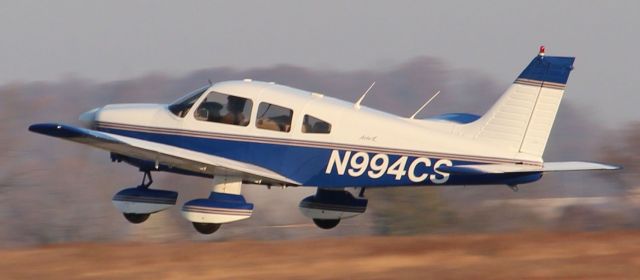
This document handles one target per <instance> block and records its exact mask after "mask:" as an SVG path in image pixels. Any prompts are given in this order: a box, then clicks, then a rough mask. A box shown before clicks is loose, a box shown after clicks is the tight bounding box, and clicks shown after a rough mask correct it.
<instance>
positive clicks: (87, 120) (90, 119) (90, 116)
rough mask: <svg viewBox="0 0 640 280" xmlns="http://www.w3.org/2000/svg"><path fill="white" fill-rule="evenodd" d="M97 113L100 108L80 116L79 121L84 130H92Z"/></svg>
mask: <svg viewBox="0 0 640 280" xmlns="http://www.w3.org/2000/svg"><path fill="white" fill-rule="evenodd" d="M98 111H100V108H94V109H92V110H89V111H86V112H84V113H82V114H80V117H79V119H80V121H81V122H82V125H83V126H84V127H85V128H93V125H94V124H95V121H96V116H97V114H98Z"/></svg>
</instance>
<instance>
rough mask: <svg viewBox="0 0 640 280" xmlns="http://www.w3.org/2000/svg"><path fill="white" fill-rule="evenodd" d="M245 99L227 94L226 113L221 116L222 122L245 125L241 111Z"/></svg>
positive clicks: (244, 118) (245, 101)
mask: <svg viewBox="0 0 640 280" xmlns="http://www.w3.org/2000/svg"><path fill="white" fill-rule="evenodd" d="M246 103H247V100H246V99H244V98H241V97H237V96H232V95H229V96H228V97H227V111H228V113H227V114H226V115H225V116H224V117H222V122H223V123H227V124H234V125H246V124H247V123H246V122H245V120H246V117H245V116H244V114H243V113H242V111H244V106H245V104H246Z"/></svg>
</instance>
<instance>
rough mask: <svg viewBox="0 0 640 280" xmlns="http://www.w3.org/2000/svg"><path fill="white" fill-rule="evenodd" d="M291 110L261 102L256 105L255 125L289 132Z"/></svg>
mask: <svg viewBox="0 0 640 280" xmlns="http://www.w3.org/2000/svg"><path fill="white" fill-rule="evenodd" d="M292 117H293V111H292V110H291V109H289V108H285V107H282V106H278V105H273V104H270V103H266V102H262V103H260V106H259V107H258V116H257V117H256V127H257V128H261V129H268V130H275V131H282V132H289V131H290V130H291V118H292Z"/></svg>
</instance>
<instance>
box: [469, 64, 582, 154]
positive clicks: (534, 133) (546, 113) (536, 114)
mask: <svg viewBox="0 0 640 280" xmlns="http://www.w3.org/2000/svg"><path fill="white" fill-rule="evenodd" d="M574 60H575V58H574V57H559V56H544V54H543V53H540V55H538V56H536V57H535V58H534V59H533V60H532V61H531V63H530V64H529V66H527V68H525V69H524V71H522V73H521V74H520V76H518V78H517V79H516V80H515V82H514V83H513V85H511V86H510V87H509V89H507V91H506V92H505V93H504V94H503V95H502V97H500V99H499V100H498V102H496V103H495V104H494V105H493V107H491V109H489V111H488V112H487V113H486V114H484V115H483V116H482V117H481V118H480V119H478V120H477V121H475V122H473V123H471V124H469V125H468V126H467V127H465V128H464V129H463V131H462V134H464V135H465V136H470V137H472V138H475V139H477V140H479V141H486V142H491V143H498V144H500V145H501V146H502V147H504V148H506V149H508V151H513V152H516V153H525V154H529V155H532V156H535V157H542V154H543V153H544V149H545V146H546V144H547V139H548V138H549V134H550V132H551V127H552V126H553V121H554V120H555V117H556V113H557V111H558V107H559V106H560V101H561V100H562V96H563V94H564V89H565V85H566V83H567V80H568V79H569V72H570V71H571V69H573V62H574Z"/></svg>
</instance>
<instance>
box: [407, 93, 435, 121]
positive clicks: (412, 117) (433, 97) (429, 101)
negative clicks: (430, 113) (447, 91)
mask: <svg viewBox="0 0 640 280" xmlns="http://www.w3.org/2000/svg"><path fill="white" fill-rule="evenodd" d="M438 94H440V91H437V92H436V93H434V94H433V96H431V98H429V100H427V102H425V103H424V104H422V107H420V109H418V111H416V112H415V113H413V115H411V117H409V119H414V118H415V117H416V116H417V115H418V113H420V112H421V111H422V109H424V108H425V107H427V105H429V103H431V101H433V99H435V98H436V96H438Z"/></svg>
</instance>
